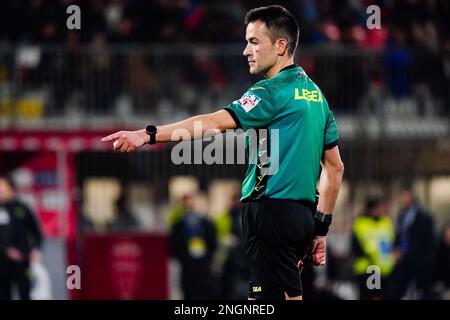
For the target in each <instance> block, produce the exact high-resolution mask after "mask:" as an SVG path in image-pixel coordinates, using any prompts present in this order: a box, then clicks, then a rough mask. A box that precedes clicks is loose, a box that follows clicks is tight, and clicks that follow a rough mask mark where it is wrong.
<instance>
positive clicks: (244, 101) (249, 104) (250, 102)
mask: <svg viewBox="0 0 450 320" xmlns="http://www.w3.org/2000/svg"><path fill="white" fill-rule="evenodd" d="M260 101H261V98H260V97H258V96H256V95H254V94H251V93H248V92H247V93H245V94H244V95H243V96H242V97H241V98H240V99H239V100H237V101H236V102H237V103H238V104H239V105H240V106H241V107H242V108H244V110H245V112H249V111H250V110H252V109H253V108H254V107H256V106H257V105H258V103H259V102H260Z"/></svg>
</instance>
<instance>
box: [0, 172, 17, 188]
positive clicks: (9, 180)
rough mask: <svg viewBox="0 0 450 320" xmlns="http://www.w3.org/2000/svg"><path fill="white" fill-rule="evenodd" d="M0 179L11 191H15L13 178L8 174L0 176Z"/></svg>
mask: <svg viewBox="0 0 450 320" xmlns="http://www.w3.org/2000/svg"><path fill="white" fill-rule="evenodd" d="M0 179H2V180H5V182H6V183H7V184H8V185H9V186H10V187H11V189H13V191H16V190H17V187H16V183H15V182H14V180H13V178H12V177H11V175H9V174H5V175H3V174H0Z"/></svg>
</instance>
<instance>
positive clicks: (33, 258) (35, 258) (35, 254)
mask: <svg viewBox="0 0 450 320" xmlns="http://www.w3.org/2000/svg"><path fill="white" fill-rule="evenodd" d="M29 258H30V262H39V261H41V260H42V253H41V251H40V250H38V249H33V250H31V252H30V256H29Z"/></svg>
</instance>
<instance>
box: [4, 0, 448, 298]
mask: <svg viewBox="0 0 450 320" xmlns="http://www.w3.org/2000/svg"><path fill="white" fill-rule="evenodd" d="M71 4H77V5H79V7H80V8H81V30H73V31H70V30H68V29H67V28H66V19H67V18H68V16H69V15H68V14H67V13H66V8H67V7H68V6H69V5H71ZM267 4H269V2H267V1H244V0H230V1H226V2H224V1H211V0H209V1H201V0H198V1H196V0H174V1H170V0H155V1H144V0H142V1H140V0H92V1H87V0H86V1H70V0H60V1H44V0H21V1H13V0H2V1H1V2H0V6H1V8H0V173H3V174H5V173H10V174H12V175H13V177H14V178H15V180H16V182H17V184H18V187H19V193H20V195H21V197H22V199H23V200H24V201H26V202H27V203H28V204H29V205H30V206H31V207H32V208H33V209H34V211H35V213H36V214H37V216H38V218H39V221H40V224H41V226H42V229H43V231H44V234H45V245H44V250H43V253H44V255H43V261H42V262H43V267H44V270H46V272H44V271H42V272H41V273H40V275H36V279H35V280H34V282H33V283H34V286H35V288H34V290H35V295H34V297H37V298H44V299H46V298H50V299H93V298H96V299H108V298H112V299H181V298H183V293H182V290H181V284H180V270H181V265H180V263H179V262H178V260H176V259H175V258H174V257H173V256H172V255H171V253H173V251H171V250H169V248H170V245H169V244H170V241H169V239H170V234H171V233H173V232H174V228H173V227H174V225H175V224H176V222H177V220H179V219H180V216H182V214H183V211H184V210H186V207H187V208H189V209H190V210H194V211H196V212H199V213H200V214H201V215H202V216H204V217H207V218H208V219H209V220H210V221H211V222H212V224H213V226H214V227H215V240H214V242H216V246H215V250H214V251H213V252H211V263H210V264H208V263H207V265H208V268H210V269H209V270H211V282H210V288H209V290H210V291H209V296H210V297H211V298H229V297H234V298H236V297H241V295H243V297H245V293H246V291H245V290H246V286H245V282H243V281H237V280H236V279H235V278H233V277H237V278H239V277H240V276H241V277H242V273H241V275H239V272H241V271H242V270H245V265H244V266H243V267H242V268H241V269H240V271H239V270H238V271H236V270H234V269H233V270H234V271H233V270H232V271H229V270H228V269H229V268H228V267H227V264H226V261H229V260H227V257H229V255H230V252H231V251H232V250H233V248H235V246H236V244H235V235H234V233H233V230H232V229H233V228H232V225H233V221H234V220H233V218H232V214H231V212H232V211H233V210H232V209H233V208H235V203H234V199H235V195H236V194H238V193H239V192H240V181H241V179H242V177H243V174H244V172H245V166H244V165H225V164H224V165H213V166H211V165H205V164H202V165H174V164H173V163H172V162H171V160H170V152H171V147H172V145H156V146H153V147H146V148H145V150H142V151H141V152H138V153H135V154H126V155H124V154H117V153H113V152H112V150H111V146H110V145H108V144H102V143H101V142H100V138H101V137H102V136H103V135H104V134H106V133H111V132H113V131H115V130H121V129H137V128H143V127H144V126H146V125H147V124H148V123H150V122H152V123H161V124H162V123H167V122H172V121H175V120H179V119H182V118H185V117H188V116H190V115H194V114H197V113H205V112H211V111H214V110H217V109H219V108H221V107H223V106H224V105H225V104H226V103H228V102H230V101H233V100H235V99H237V98H239V97H240V95H241V94H242V93H243V92H244V91H245V90H246V89H247V88H248V87H249V86H250V85H251V84H252V83H254V82H255V81H256V80H257V78H255V77H252V76H250V75H249V74H248V70H247V69H248V67H247V64H246V59H245V58H243V57H242V50H243V48H244V45H245V44H244V34H245V26H244V24H243V18H244V15H245V12H246V11H247V10H248V9H250V8H253V7H257V6H260V5H267ZM277 4H281V5H284V6H286V7H287V8H288V9H289V10H290V11H291V12H293V13H294V15H295V16H296V17H297V18H298V20H299V24H300V30H301V33H300V45H299V48H298V50H297V56H296V59H295V61H296V62H297V63H298V64H299V65H301V66H302V67H303V68H304V69H305V70H306V72H307V73H308V74H309V75H310V77H311V78H312V79H313V80H314V81H315V82H316V83H317V84H318V85H319V86H320V88H321V89H322V91H323V92H324V94H325V96H326V97H327V100H328V102H329V104H330V106H331V108H332V109H333V111H334V112H335V114H336V118H337V122H338V125H339V127H340V132H341V144H340V148H341V150H342V156H343V161H344V163H345V165H346V172H345V176H344V182H343V188H342V190H341V192H340V195H339V200H338V204H337V207H336V210H335V220H334V223H333V226H332V230H331V234H330V235H329V238H330V241H329V247H330V248H329V249H330V261H332V263H330V265H329V266H328V267H327V268H321V269H315V270H314V275H311V274H308V275H305V277H310V278H309V279H312V280H311V282H312V285H311V286H312V288H313V289H312V290H316V291H315V292H318V291H319V290H322V291H324V290H325V289H326V290H327V292H328V293H329V294H330V296H334V297H338V298H342V299H356V298H357V287H356V285H355V282H354V281H353V279H354V274H353V271H352V259H351V255H350V251H351V250H350V247H351V236H350V234H351V229H352V222H353V220H354V219H355V217H356V216H357V215H358V214H360V213H361V212H362V211H363V210H364V206H365V202H366V200H367V199H368V198H369V197H373V196H379V197H382V198H383V200H384V203H385V213H386V214H387V215H388V216H389V217H391V218H392V221H394V223H395V219H396V217H397V214H398V211H399V192H400V187H401V185H402V183H403V182H405V181H409V182H412V183H413V184H414V186H415V188H416V190H417V195H418V197H419V199H420V202H421V203H422V205H423V206H424V207H425V208H426V209H427V210H428V211H429V212H431V214H432V217H433V221H434V231H435V240H436V243H438V241H439V238H440V236H441V230H442V228H443V227H444V225H445V224H446V222H447V221H448V220H449V219H450V139H449V138H450V136H449V125H450V122H449V120H450V117H449V116H450V33H449V27H450V24H449V23H448V20H449V18H450V2H448V1H444V0H440V1H439V0H434V1H433V0H427V1H425V0H424V1H414V0H398V1H394V0H390V1H389V0H385V1H364V0H347V1H333V0H323V1H322V0H320V1H313V0H296V1H295V0H292V1H278V2H277ZM371 4H376V5H378V6H380V8H381V28H380V29H375V30H369V29H367V27H366V20H367V18H368V14H367V13H366V8H367V7H368V6H369V5H371ZM200 247H201V246H200ZM213 247H214V246H213ZM199 250H200V251H201V248H200V249H199ZM447 252H448V250H447ZM208 254H209V253H208ZM200 255H201V254H200ZM444 258H445V257H444ZM445 259H446V261H448V256H447V257H446V258H445ZM445 259H444V260H445ZM237 264H238V265H239V261H238V263H237ZM69 265H79V266H80V268H81V271H82V278H81V281H82V288H81V290H77V289H74V290H68V289H67V287H66V279H67V277H68V276H69V275H68V274H66V268H67V266H69ZM447 271H448V269H447ZM229 272H231V276H230V275H229ZM233 272H234V273H233ZM42 274H46V275H47V277H45V276H43V275H42ZM197 276H198V275H197ZM227 277H228V278H227ZM243 278H245V276H244V277H243ZM230 279H231V280H230ZM233 279H234V280H233ZM240 279H241V278H240ZM447 279H448V278H447ZM235 280H236V281H235ZM241 280H242V279H241ZM198 281H200V280H198ZM227 283H228V284H230V283H233V285H234V284H235V285H234V287H233V288H232V289H230V288H227ZM36 287H39V288H36ZM227 290H228V291H227ZM230 290H231V291H233V290H235V291H233V292H234V293H230ZM433 290H434V292H435V297H436V298H445V297H446V296H445V290H449V288H448V282H447V287H446V289H445V285H444V287H442V279H434V278H433ZM314 296H315V297H316V296H317V295H314ZM448 297H449V295H448V293H447V298H448ZM406 298H408V299H409V298H410V299H412V298H414V294H410V295H409V296H406Z"/></svg>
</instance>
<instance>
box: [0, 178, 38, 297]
mask: <svg viewBox="0 0 450 320" xmlns="http://www.w3.org/2000/svg"><path fill="white" fill-rule="evenodd" d="M41 245H42V234H41V231H40V229H39V225H38V222H37V220H36V218H35V216H34V214H33V213H32V212H31V210H30V209H29V208H28V207H27V206H26V205H25V204H23V203H22V202H20V201H19V200H18V199H17V196H16V190H15V187H14V184H13V181H12V180H11V179H10V178H9V177H5V176H0V300H11V299H12V286H13V285H16V286H17V288H18V292H19V298H20V299H22V300H30V289H31V279H30V262H33V261H38V260H40V258H41V252H40V247H41Z"/></svg>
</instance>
